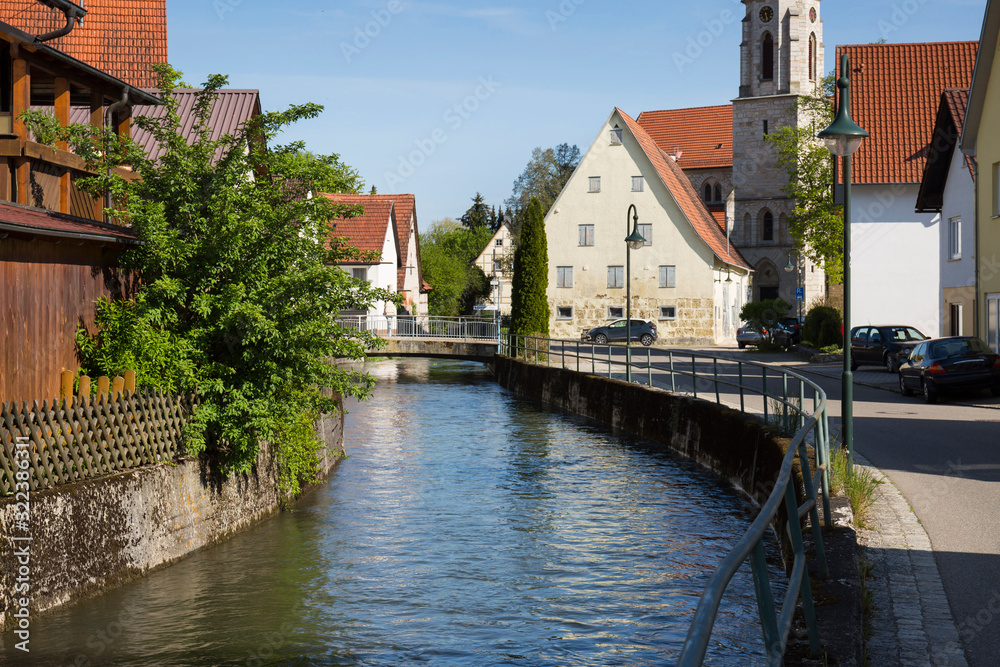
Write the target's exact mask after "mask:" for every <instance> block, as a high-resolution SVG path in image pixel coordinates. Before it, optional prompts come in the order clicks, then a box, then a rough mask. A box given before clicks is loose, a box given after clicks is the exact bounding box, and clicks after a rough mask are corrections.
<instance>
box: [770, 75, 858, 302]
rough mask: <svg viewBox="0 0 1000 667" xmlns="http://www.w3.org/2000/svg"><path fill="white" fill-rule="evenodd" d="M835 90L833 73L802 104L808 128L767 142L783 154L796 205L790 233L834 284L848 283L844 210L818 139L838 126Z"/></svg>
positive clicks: (783, 131)
mask: <svg viewBox="0 0 1000 667" xmlns="http://www.w3.org/2000/svg"><path fill="white" fill-rule="evenodd" d="M835 86H836V78H835V74H834V73H830V74H828V75H827V76H826V77H824V79H823V85H822V86H819V87H817V89H816V91H817V92H816V93H815V94H814V95H811V96H804V97H800V98H799V100H798V105H799V110H800V111H801V112H803V117H804V118H805V119H806V122H805V123H802V124H799V125H798V126H797V127H780V128H777V129H776V130H774V131H773V132H771V133H770V134H768V135H767V137H766V140H767V141H768V143H770V144H771V145H772V146H774V147H775V148H776V149H777V151H778V159H777V162H778V164H779V165H781V166H782V167H784V169H785V170H786V171H787V172H788V185H787V186H786V187H785V189H784V191H785V194H786V195H788V196H789V197H791V198H793V199H794V200H795V211H794V212H793V213H792V215H791V216H789V218H788V228H789V231H790V232H791V234H792V237H793V238H794V239H795V242H796V245H797V246H798V247H799V249H801V250H802V252H803V253H804V254H805V255H806V256H807V257H808V258H809V259H811V260H812V261H813V262H816V263H817V264H820V265H821V266H822V267H823V269H824V270H825V271H826V274H827V280H828V281H829V282H830V283H839V282H841V281H842V279H843V264H844V216H843V207H841V206H839V205H836V204H834V203H833V191H832V188H831V185H832V184H833V179H834V171H833V168H834V160H833V158H832V156H831V155H830V153H829V151H827V150H826V148H825V147H824V146H823V144H822V143H821V142H820V141H819V140H818V139H816V135H817V134H818V133H819V132H820V131H821V130H823V129H825V128H826V127H827V126H828V125H829V124H830V123H831V122H832V121H833V104H832V103H831V101H830V99H831V96H832V94H833V90H834V89H835Z"/></svg>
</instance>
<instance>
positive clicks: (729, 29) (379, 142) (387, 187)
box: [167, 0, 986, 229]
mask: <svg viewBox="0 0 1000 667" xmlns="http://www.w3.org/2000/svg"><path fill="white" fill-rule="evenodd" d="M985 7H986V0H826V2H824V3H822V10H821V17H822V19H823V21H824V43H825V45H826V66H825V71H829V70H831V69H833V67H834V50H835V47H836V45H838V44H858V43H869V42H875V41H878V40H880V39H882V38H885V39H886V40H887V41H888V42H891V43H904V42H929V41H952V40H975V39H979V34H980V30H981V26H982V19H983V12H984V10H985ZM743 15H744V7H743V5H742V3H741V2H739V0H697V1H695V0H692V1H688V2H677V1H676V0H670V1H668V2H664V1H663V0H660V1H659V2H654V1H647V0H617V1H612V0H540V1H535V2H529V1H528V0H508V1H507V2H476V1H474V0H467V1H465V2H458V1H451V0H440V1H438V2H433V1H431V2H421V1H417V0H358V1H355V2H318V1H316V0H285V1H284V2H282V3H281V4H280V5H279V4H278V3H266V4H265V3H263V2H260V1H259V0H197V1H195V0H170V2H169V3H168V8H167V20H168V26H169V53H170V62H171V64H172V65H173V66H174V67H176V68H178V69H180V70H182V71H183V72H184V75H185V79H186V80H187V81H188V82H189V83H191V84H197V83H200V82H202V81H203V80H204V79H205V77H206V76H207V75H208V74H212V73H220V74H226V75H228V76H229V80H230V85H231V87H234V88H257V89H259V90H260V94H261V101H262V104H263V105H264V107H265V108H266V109H282V108H285V107H287V106H288V105H290V104H297V103H302V102H310V101H311V102H317V103H319V104H322V105H324V106H325V107H326V110H325V112H324V113H323V115H322V116H321V117H319V118H318V119H314V120H311V121H307V122H304V123H301V124H299V125H297V126H294V127H293V128H291V129H290V130H289V131H288V132H287V133H286V135H285V136H284V137H282V140H283V141H291V140H297V139H301V140H304V141H305V142H306V144H307V146H308V147H309V149H310V150H312V151H313V152H317V153H339V154H340V155H341V158H342V159H343V160H344V161H345V162H346V163H347V164H349V165H351V166H353V167H355V168H356V169H358V170H359V172H360V173H361V175H362V177H363V178H364V180H365V182H366V184H367V187H369V188H370V187H371V186H372V185H375V186H376V187H377V188H378V192H379V193H381V194H388V193H393V192H412V193H414V194H415V195H416V198H417V213H418V217H419V221H420V225H421V229H427V228H428V226H429V225H430V223H431V222H433V221H435V220H438V219H441V218H443V217H445V216H450V217H455V218H457V217H459V216H461V214H462V213H463V212H464V211H465V210H466V209H467V208H468V207H469V205H470V199H471V197H472V196H473V195H474V194H475V193H476V192H477V191H479V192H482V193H483V195H484V196H485V197H486V200H487V202H488V203H489V204H497V205H499V204H500V203H501V202H502V201H503V200H504V199H505V198H507V197H508V196H510V193H511V188H512V185H513V182H514V179H515V178H517V176H518V175H519V174H520V173H521V171H522V170H523V169H524V166H525V165H526V163H527V162H528V160H529V158H530V156H531V150H532V149H533V148H535V147H551V146H555V145H557V144H560V143H564V142H565V143H569V144H577V145H579V147H580V150H581V151H586V150H587V148H588V147H589V145H590V143H591V142H592V141H593V139H594V137H595V135H596V133H597V131H598V129H599V127H600V125H601V123H603V122H604V120H605V119H606V118H607V116H608V115H609V114H610V113H611V110H612V109H613V108H614V107H615V106H619V107H621V108H622V109H624V110H625V111H626V112H627V113H629V114H631V115H632V116H633V117H635V116H637V115H638V114H639V113H640V112H641V111H649V110H654V109H671V108H683V107H693V106H707V105H715V104H725V103H728V102H729V100H731V99H732V98H733V97H735V96H736V94H737V91H738V86H739V43H740V39H741V27H740V20H741V19H742V17H743Z"/></svg>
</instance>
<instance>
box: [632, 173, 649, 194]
mask: <svg viewBox="0 0 1000 667" xmlns="http://www.w3.org/2000/svg"><path fill="white" fill-rule="evenodd" d="M645 189H646V179H644V178H643V177H642V176H633V177H632V192H642V191H643V190H645Z"/></svg>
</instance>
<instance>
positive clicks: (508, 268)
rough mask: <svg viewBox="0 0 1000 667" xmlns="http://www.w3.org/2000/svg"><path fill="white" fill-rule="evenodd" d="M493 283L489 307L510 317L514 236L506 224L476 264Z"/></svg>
mask: <svg viewBox="0 0 1000 667" xmlns="http://www.w3.org/2000/svg"><path fill="white" fill-rule="evenodd" d="M474 264H475V265H476V266H478V267H479V268H480V269H482V270H483V273H485V274H486V276H487V277H488V278H489V279H490V281H491V282H492V283H493V291H492V292H491V293H490V298H489V301H488V304H487V305H489V306H492V307H495V308H496V309H498V310H499V311H500V313H501V314H502V315H510V289H511V283H512V281H513V278H514V235H513V234H512V233H511V229H510V225H509V224H507V223H506V222H505V223H503V224H502V225H500V229H498V230H497V232H496V234H494V235H493V238H491V239H490V242H489V243H487V244H486V247H485V248H483V251H482V252H481V253H479V256H478V257H476V261H475V262H474Z"/></svg>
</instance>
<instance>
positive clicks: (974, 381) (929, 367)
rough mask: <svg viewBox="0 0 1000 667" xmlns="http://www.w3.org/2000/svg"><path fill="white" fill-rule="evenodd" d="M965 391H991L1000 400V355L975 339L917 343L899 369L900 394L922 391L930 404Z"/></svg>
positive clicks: (947, 339)
mask: <svg viewBox="0 0 1000 667" xmlns="http://www.w3.org/2000/svg"><path fill="white" fill-rule="evenodd" d="M962 389H989V390H990V391H991V392H992V393H993V395H994V396H1000V355H998V354H997V353H996V352H994V351H993V350H991V349H990V347H989V346H988V345H987V344H986V343H984V342H983V341H982V340H981V339H979V338H975V337H972V336H952V337H950V338H935V339H933V340H925V341H922V342H920V343H917V345H916V347H914V348H913V351H912V352H910V357H909V359H908V360H907V361H906V362H904V363H903V365H901V366H900V367H899V391H900V393H902V394H903V396H912V395H913V392H915V391H920V392H922V393H923V395H924V400H926V401H927V402H928V403H935V402H937V399H938V395H939V394H940V393H943V392H948V391H958V390H962Z"/></svg>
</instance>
